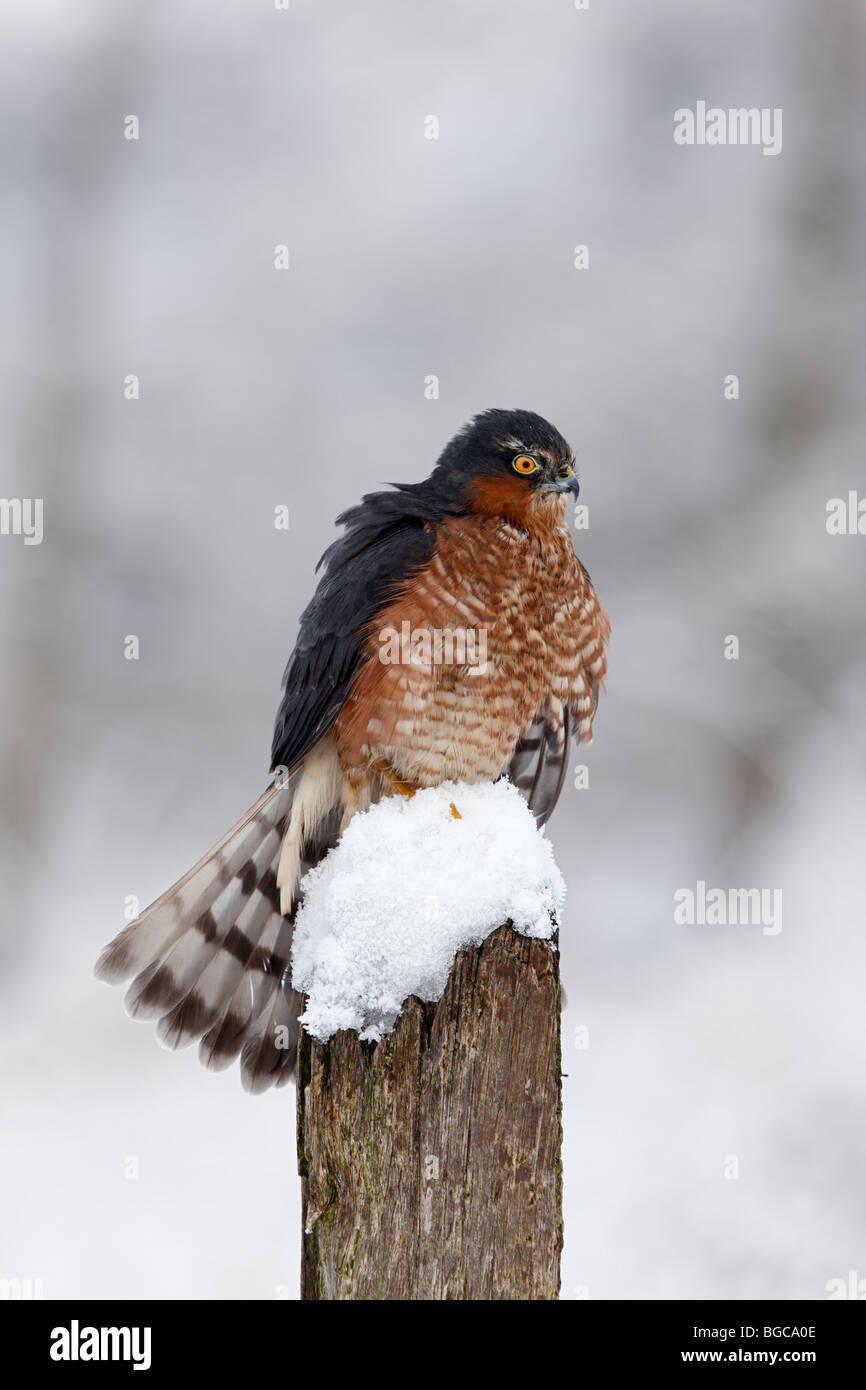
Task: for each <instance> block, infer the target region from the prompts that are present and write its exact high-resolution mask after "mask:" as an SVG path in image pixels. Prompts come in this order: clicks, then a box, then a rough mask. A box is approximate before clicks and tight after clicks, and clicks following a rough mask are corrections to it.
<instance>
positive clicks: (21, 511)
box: [0, 497, 42, 545]
mask: <svg viewBox="0 0 866 1390" xmlns="http://www.w3.org/2000/svg"><path fill="white" fill-rule="evenodd" d="M0 536H23V537H24V544H25V545H41V544H42V498H41V497H0Z"/></svg>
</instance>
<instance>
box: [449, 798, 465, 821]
mask: <svg viewBox="0 0 866 1390" xmlns="http://www.w3.org/2000/svg"><path fill="white" fill-rule="evenodd" d="M451 815H452V816H453V818H454V820H462V819H463V817H462V816H461V814H460V812H459V811H458V810H457V807H456V806H455V805H454V802H453V801H452V802H451Z"/></svg>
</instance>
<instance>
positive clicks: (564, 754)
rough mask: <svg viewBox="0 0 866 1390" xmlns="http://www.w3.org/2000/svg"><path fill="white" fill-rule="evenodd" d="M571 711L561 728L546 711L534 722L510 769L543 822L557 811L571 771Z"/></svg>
mask: <svg viewBox="0 0 866 1390" xmlns="http://www.w3.org/2000/svg"><path fill="white" fill-rule="evenodd" d="M570 750H571V715H570V714H569V713H568V711H567V710H566V711H565V721H564V724H563V726H562V728H561V729H557V728H556V727H555V726H554V725H553V724H552V723H551V722H550V721H549V720H548V719H547V718H546V717H545V716H544V715H543V714H539V716H538V717H537V719H535V720H534V722H533V723H532V724H531V725H530V727H529V728H528V729H527V731H526V733H525V734H524V735H523V738H522V739H521V740H520V742H519V743H518V745H517V748H516V749H515V750H514V756H513V757H512V759H511V762H510V763H509V764H508V767H507V769H506V771H507V773H508V776H509V778H510V780H511V781H512V782H513V783H514V785H515V786H516V787H517V789H518V791H520V792H521V793H522V794H523V795H524V796H525V797H526V800H527V802H528V803H529V808H530V810H531V811H532V812H533V813H534V815H535V819H536V820H537V821H538V824H539V825H544V823H545V821H547V820H549V819H550V817H551V815H552V814H553V808H554V807H555V805H556V803H557V801H558V800H559V793H560V792H561V791H562V784H563V782H564V781H565V777H566V773H567V772H568V759H569V754H570Z"/></svg>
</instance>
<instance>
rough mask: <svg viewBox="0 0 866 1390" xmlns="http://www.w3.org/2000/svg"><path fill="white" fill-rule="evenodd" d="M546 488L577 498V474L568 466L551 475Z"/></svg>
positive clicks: (578, 485) (578, 487)
mask: <svg viewBox="0 0 866 1390" xmlns="http://www.w3.org/2000/svg"><path fill="white" fill-rule="evenodd" d="M548 487H549V488H551V489H552V491H553V492H567V493H571V496H572V497H577V496H578V494H579V492H580V482H579V481H578V477H577V474H576V473H575V471H574V469H573V468H572V467H571V466H570V465H568V464H566V466H565V467H564V468H560V469H559V470H558V471H557V472H556V473H554V474H552V475H551V478H550V482H549V483H548Z"/></svg>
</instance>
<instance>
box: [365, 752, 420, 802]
mask: <svg viewBox="0 0 866 1390" xmlns="http://www.w3.org/2000/svg"><path fill="white" fill-rule="evenodd" d="M373 766H374V767H375V769H376V771H377V772H381V774H382V776H383V777H384V778H385V781H386V782H390V783H391V786H392V787H393V788H394V790H395V792H399V793H400V795H401V796H408V797H413V796H414V795H415V791H416V788H415V787H410V786H409V784H408V782H401V781H400V779H399V778H398V777H395V776H394V773H393V772H392V771H391V769H390V767H389V766H388V764H387V763H386V762H385V759H384V758H379V759H378V760H377V761H376V762H375V763H374V764H373Z"/></svg>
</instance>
